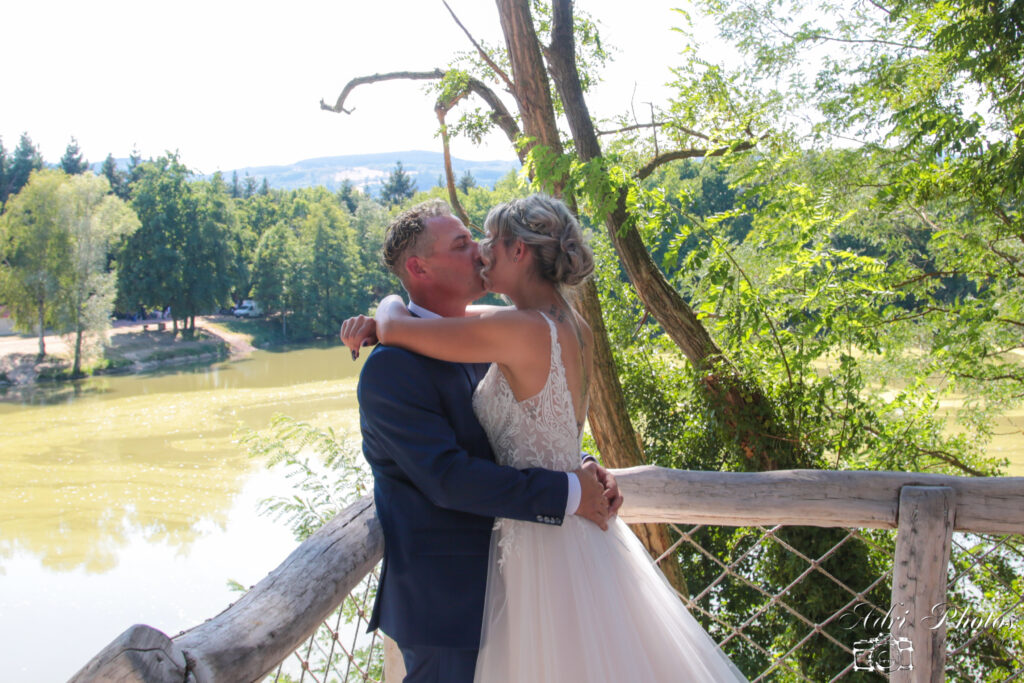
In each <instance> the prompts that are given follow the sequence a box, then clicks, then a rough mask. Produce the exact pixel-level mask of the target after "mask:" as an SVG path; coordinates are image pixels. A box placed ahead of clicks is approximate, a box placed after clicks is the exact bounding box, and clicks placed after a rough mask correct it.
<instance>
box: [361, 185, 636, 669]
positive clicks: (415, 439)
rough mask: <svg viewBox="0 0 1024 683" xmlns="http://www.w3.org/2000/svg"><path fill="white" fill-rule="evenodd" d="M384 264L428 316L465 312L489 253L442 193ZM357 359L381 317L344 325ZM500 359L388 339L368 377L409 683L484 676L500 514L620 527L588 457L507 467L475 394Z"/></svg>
mask: <svg viewBox="0 0 1024 683" xmlns="http://www.w3.org/2000/svg"><path fill="white" fill-rule="evenodd" d="M383 257H384V262H385V264H386V265H387V266H388V268H390V269H391V271H392V272H394V273H395V275H396V276H398V279H399V280H401V282H402V285H403V286H404V287H405V289H406V291H407V292H408V293H409V298H410V301H411V302H412V303H410V305H409V310H410V311H411V312H412V313H413V314H414V315H418V316H420V317H434V316H445V317H456V316H458V317H461V316H463V315H465V313H466V306H467V305H469V304H470V303H471V302H473V301H475V300H476V299H477V298H479V297H480V296H481V295H482V294H483V293H484V285H483V282H482V280H481V278H480V274H479V270H480V266H481V261H480V255H479V248H478V246H477V244H476V242H474V241H473V238H472V235H471V234H470V232H469V230H467V229H466V227H465V226H464V225H463V224H462V223H461V222H460V221H459V220H458V219H456V218H455V217H454V216H452V215H451V212H450V210H449V208H448V205H447V204H445V203H444V202H442V201H440V200H435V201H433V202H427V203H424V204H419V205H417V206H415V207H413V208H412V209H410V210H408V211H406V212H405V213H403V214H401V215H400V216H398V217H397V218H396V219H395V220H394V221H393V222H392V223H391V225H390V226H389V227H388V230H387V234H386V236H385V241H384V248H383ZM341 338H342V341H344V342H345V344H346V345H347V346H349V348H350V349H352V357H353V359H354V358H356V357H357V355H358V351H359V348H360V346H362V345H365V344H368V343H375V342H376V336H375V327H374V325H373V319H372V318H367V317H365V316H357V317H355V318H350V319H348V320H346V321H345V323H344V324H343V325H342V328H341ZM487 367H488V366H487V364H457V363H448V362H444V361H439V360H434V359H431V358H426V357H424V356H420V355H417V354H415V353H412V352H409V351H405V350H403V349H398V348H392V347H385V346H378V347H377V348H376V349H374V350H373V352H372V353H371V354H370V356H369V358H367V360H366V364H365V365H364V367H363V370H362V374H361V375H360V377H359V389H358V396H359V415H360V425H361V428H362V434H363V455H364V456H365V457H366V460H367V461H368V462H369V463H370V468H371V469H372V470H373V478H374V500H375V502H376V507H377V516H378V518H379V519H380V524H381V527H382V528H383V531H384V562H383V568H382V570H381V577H380V584H379V586H378V588H377V600H376V603H375V604H374V607H373V614H372V616H371V618H370V623H369V628H370V630H373V629H375V628H377V627H378V626H379V627H380V628H381V629H383V630H384V632H386V633H387V634H388V635H389V636H391V637H392V638H393V639H394V640H395V642H396V643H397V644H398V646H399V648H400V649H401V651H402V657H403V658H404V660H405V667H406V672H407V676H406V678H405V680H406V681H415V682H419V681H438V682H440V681H445V682H459V681H465V682H466V683H469V682H470V681H472V680H473V671H474V668H475V666H476V658H477V651H478V649H479V646H480V629H481V626H482V621H483V604H484V592H485V588H486V583H487V564H488V549H489V546H490V536H491V527H492V526H493V523H494V519H493V518H494V517H506V518H511V519H519V520H526V521H530V522H536V523H538V524H551V525H560V524H561V523H562V520H563V519H564V518H565V516H566V515H570V514H577V515H580V516H583V517H586V518H587V519H589V520H591V521H593V522H594V523H596V524H598V525H599V526H601V528H607V527H606V524H607V519H608V517H609V516H610V515H611V514H614V512H615V511H616V510H617V509H618V506H619V505H620V504H621V500H622V499H621V497H620V496H619V495H618V487H617V486H616V484H615V481H614V478H613V477H612V476H611V475H610V474H608V473H607V472H606V471H605V470H604V469H603V468H601V467H599V466H598V465H597V463H596V462H595V461H594V460H593V459H592V458H590V457H589V456H587V458H585V461H586V462H585V463H584V465H583V466H582V467H581V468H580V469H578V470H576V471H575V472H570V473H565V472H552V471H549V470H544V469H527V470H522V471H520V470H516V469H514V468H511V467H502V466H500V465H497V464H496V463H495V462H494V456H493V454H492V452H491V447H490V444H489V443H488V441H487V435H486V434H485V433H484V430H483V428H482V427H481V426H480V424H479V422H477V419H476V417H475V416H474V414H473V408H472V403H471V400H472V395H473V390H474V389H475V388H476V384H477V382H479V381H480V379H481V378H482V377H483V375H484V373H485V372H486V370H487Z"/></svg>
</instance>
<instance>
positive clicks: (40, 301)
mask: <svg viewBox="0 0 1024 683" xmlns="http://www.w3.org/2000/svg"><path fill="white" fill-rule="evenodd" d="M24 139H27V138H26V137H25V136H23V140H24ZM66 179H67V176H66V175H65V174H64V173H63V172H62V171H49V170H47V171H36V172H34V173H32V175H31V177H30V178H29V180H28V182H27V183H26V184H25V186H24V187H23V188H21V191H20V192H18V193H17V194H15V195H14V196H12V197H11V198H10V199H9V200H8V202H7V205H6V207H5V211H4V214H3V217H2V222H0V259H2V261H0V263H2V267H0V295H2V298H3V300H4V301H5V302H6V303H7V305H8V306H10V309H11V315H12V317H13V318H14V323H15V325H16V326H17V327H18V328H20V329H22V330H35V331H36V332H38V334H39V356H40V358H42V357H43V356H44V355H45V353H46V351H45V347H44V334H45V332H46V328H47V327H48V326H50V325H53V324H55V323H56V322H57V321H58V306H59V296H60V291H61V277H62V276H63V274H64V273H66V272H67V271H68V268H69V266H70V262H71V249H72V245H71V239H70V235H69V233H68V230H67V225H66V224H65V223H64V222H62V220H61V215H60V199H59V197H60V189H61V186H62V185H63V184H64V182H65V180H66Z"/></svg>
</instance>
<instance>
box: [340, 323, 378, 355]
mask: <svg viewBox="0 0 1024 683" xmlns="http://www.w3.org/2000/svg"><path fill="white" fill-rule="evenodd" d="M338 336H339V337H340V338H341V342H342V343H343V344H344V345H345V346H347V347H348V348H349V351H351V352H352V360H355V359H356V358H359V349H360V348H362V347H363V346H373V345H374V344H376V343H377V321H376V320H374V319H373V318H371V317H370V316H366V315H357V316H355V317H353V318H349V319H347V320H346V321H345V322H343V323H341V332H340V333H339V334H338Z"/></svg>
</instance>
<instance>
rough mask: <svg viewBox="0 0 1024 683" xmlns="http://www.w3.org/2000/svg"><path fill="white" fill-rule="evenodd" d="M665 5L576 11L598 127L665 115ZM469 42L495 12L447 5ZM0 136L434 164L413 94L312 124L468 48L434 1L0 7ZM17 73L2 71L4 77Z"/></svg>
mask: <svg viewBox="0 0 1024 683" xmlns="http://www.w3.org/2000/svg"><path fill="white" fill-rule="evenodd" d="M673 4H678V3H672V2H655V1H649V0H637V1H634V2H630V3H628V4H623V3H621V2H613V1H612V0H584V1H581V2H577V3H576V8H577V10H578V11H580V10H582V11H586V12H589V13H590V14H591V16H592V17H594V18H595V19H597V20H598V21H599V22H600V26H601V30H602V37H603V40H604V43H605V44H607V45H609V46H611V47H613V48H615V49H616V52H615V53H614V59H615V61H614V62H612V63H611V64H610V65H609V67H608V68H607V69H606V71H605V72H604V82H603V83H602V84H601V85H600V86H599V87H598V89H597V90H596V91H595V92H594V93H593V94H592V95H591V96H590V97H589V104H590V107H591V110H592V111H591V113H592V114H594V115H595V116H597V117H601V116H611V115H614V114H619V113H624V112H626V111H628V110H629V109H630V106H631V101H632V104H633V107H634V108H635V109H636V112H637V114H638V115H639V116H641V118H643V112H645V111H648V105H647V104H646V103H647V102H651V101H664V99H665V96H666V91H665V89H664V88H663V87H662V86H663V84H664V83H665V82H667V81H669V80H670V79H671V71H670V67H671V66H672V65H674V64H678V60H679V59H680V58H679V57H678V53H679V51H680V49H681V48H682V38H681V37H680V35H679V34H678V33H676V32H674V31H672V30H671V29H672V27H673V26H677V25H679V24H680V23H681V21H682V20H681V17H680V16H679V14H677V13H676V12H673V11H672V9H671V8H672V6H673ZM450 5H451V6H452V9H453V10H454V11H455V12H456V13H457V14H458V16H459V18H460V20H461V21H462V22H463V24H464V25H465V26H466V27H467V29H469V30H470V31H471V32H472V33H473V35H474V36H475V37H476V38H478V39H480V40H484V41H486V42H488V43H490V44H493V45H500V44H503V42H502V41H503V39H502V37H501V32H500V26H499V22H498V16H497V9H496V7H495V4H494V3H493V2H481V1H480V0H451V2H450ZM4 28H5V30H4V48H5V53H6V54H7V55H8V56H9V57H10V59H9V60H8V61H9V63H10V64H11V68H9V69H8V70H7V74H6V75H5V79H4V80H5V83H4V88H3V90H2V99H3V105H2V111H3V116H2V117H0V136H2V140H3V145H4V147H5V149H6V150H7V152H8V153H11V152H12V150H13V149H14V147H15V146H16V145H17V144H18V139H19V137H20V135H21V134H22V133H23V132H27V133H28V134H29V136H30V137H31V138H32V140H33V142H34V143H35V144H36V145H37V147H38V148H39V149H40V150H41V152H42V153H43V156H44V158H45V160H46V161H47V162H49V163H55V162H57V161H58V160H59V159H60V157H61V155H62V154H63V153H64V149H65V147H66V146H67V144H68V141H69V140H70V138H71V136H74V137H76V138H77V139H78V142H79V145H80V147H81V149H82V151H83V152H84V154H85V157H86V158H87V159H88V160H89V161H91V162H98V161H102V160H103V159H104V158H105V157H106V155H107V154H108V153H113V155H114V156H115V157H127V156H128V154H129V152H130V151H131V150H132V148H133V146H134V147H136V148H137V149H138V151H139V152H140V153H141V154H142V156H143V157H150V156H156V155H159V154H161V153H163V152H164V151H165V150H178V151H180V153H181V157H182V160H183V161H184V162H185V163H186V164H187V165H188V166H189V167H190V168H193V169H195V170H198V171H201V172H204V173H209V172H212V171H215V170H217V169H222V170H227V169H233V168H242V167H245V166H260V165H271V164H288V163H292V162H295V161H298V160H301V159H307V158H313V157H323V156H335V155H343V154H362V153H370V152H389V151H401V150H414V149H423V150H437V151H439V150H440V144H439V142H438V140H437V139H436V138H435V131H436V128H437V119H436V118H435V116H434V113H433V107H432V101H433V98H431V97H430V96H429V95H427V94H424V92H423V85H422V84H420V83H415V82H410V81H401V82H393V83H383V84H376V85H369V86H363V87H360V88H357V89H356V91H355V92H354V93H353V95H352V96H351V97H350V99H349V101H348V106H351V107H354V112H353V114H352V115H345V114H333V113H330V112H325V111H321V109H320V107H319V101H320V99H321V98H323V99H324V100H326V101H327V102H328V103H330V104H333V103H334V101H335V100H336V99H337V97H338V94H339V93H340V91H341V89H342V87H343V86H344V85H345V83H346V82H347V81H348V80H349V79H351V78H353V77H356V76H362V75H368V74H372V73H378V72H388V71H401V70H429V69H433V68H435V67H444V66H445V65H446V64H448V63H449V61H450V59H451V57H452V56H453V55H455V54H456V53H457V52H461V51H465V50H468V49H471V45H470V43H469V41H468V40H467V39H466V37H465V35H464V34H463V33H462V31H461V30H460V29H459V28H458V26H456V24H455V22H454V21H453V20H452V19H451V17H450V15H449V14H448V11H447V10H446V9H445V7H444V4H443V3H442V2H441V1H440V0H378V1H377V2H369V1H362V2H352V1H349V0H333V1H326V0H299V1H298V2H294V3H284V2H262V1H256V2H237V1H231V2H224V1H221V0H213V1H211V0H205V1H202V2H200V1H197V0H181V1H180V2H176V3H170V4H168V3H150V2H135V1H129V0H99V1H93V2H70V1H68V0H57V1H52V2H48V1H46V0H39V1H38V2H19V3H10V4H9V5H8V6H7V7H5V9H4ZM15 65H16V66H15ZM453 154H454V155H455V156H457V157H461V158H465V159H511V158H514V154H513V152H512V150H511V148H510V147H509V144H508V142H507V140H505V139H504V138H503V137H502V136H501V135H500V134H496V135H492V137H491V138H489V139H488V140H486V141H485V143H484V144H483V145H481V146H474V145H473V144H472V143H471V142H469V141H468V140H458V141H456V142H455V143H454V144H453Z"/></svg>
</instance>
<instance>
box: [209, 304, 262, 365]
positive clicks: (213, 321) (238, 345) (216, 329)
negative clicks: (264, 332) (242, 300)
mask: <svg viewBox="0 0 1024 683" xmlns="http://www.w3.org/2000/svg"><path fill="white" fill-rule="evenodd" d="M228 319H229V317H228V316H226V315H204V316H200V317H198V318H196V327H198V328H200V329H202V330H204V331H205V332H206V333H207V334H209V335H210V336H212V337H217V338H219V339H220V340H221V341H223V342H224V343H225V344H227V345H228V348H230V349H231V358H232V359H234V358H241V357H244V356H248V355H249V354H250V353H252V352H253V351H255V350H256V349H255V347H254V346H253V345H252V343H251V342H250V337H249V336H247V335H244V334H239V333H237V332H232V331H231V330H229V329H227V328H226V327H223V326H221V325H218V324H217V323H218V321H221V320H228Z"/></svg>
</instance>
